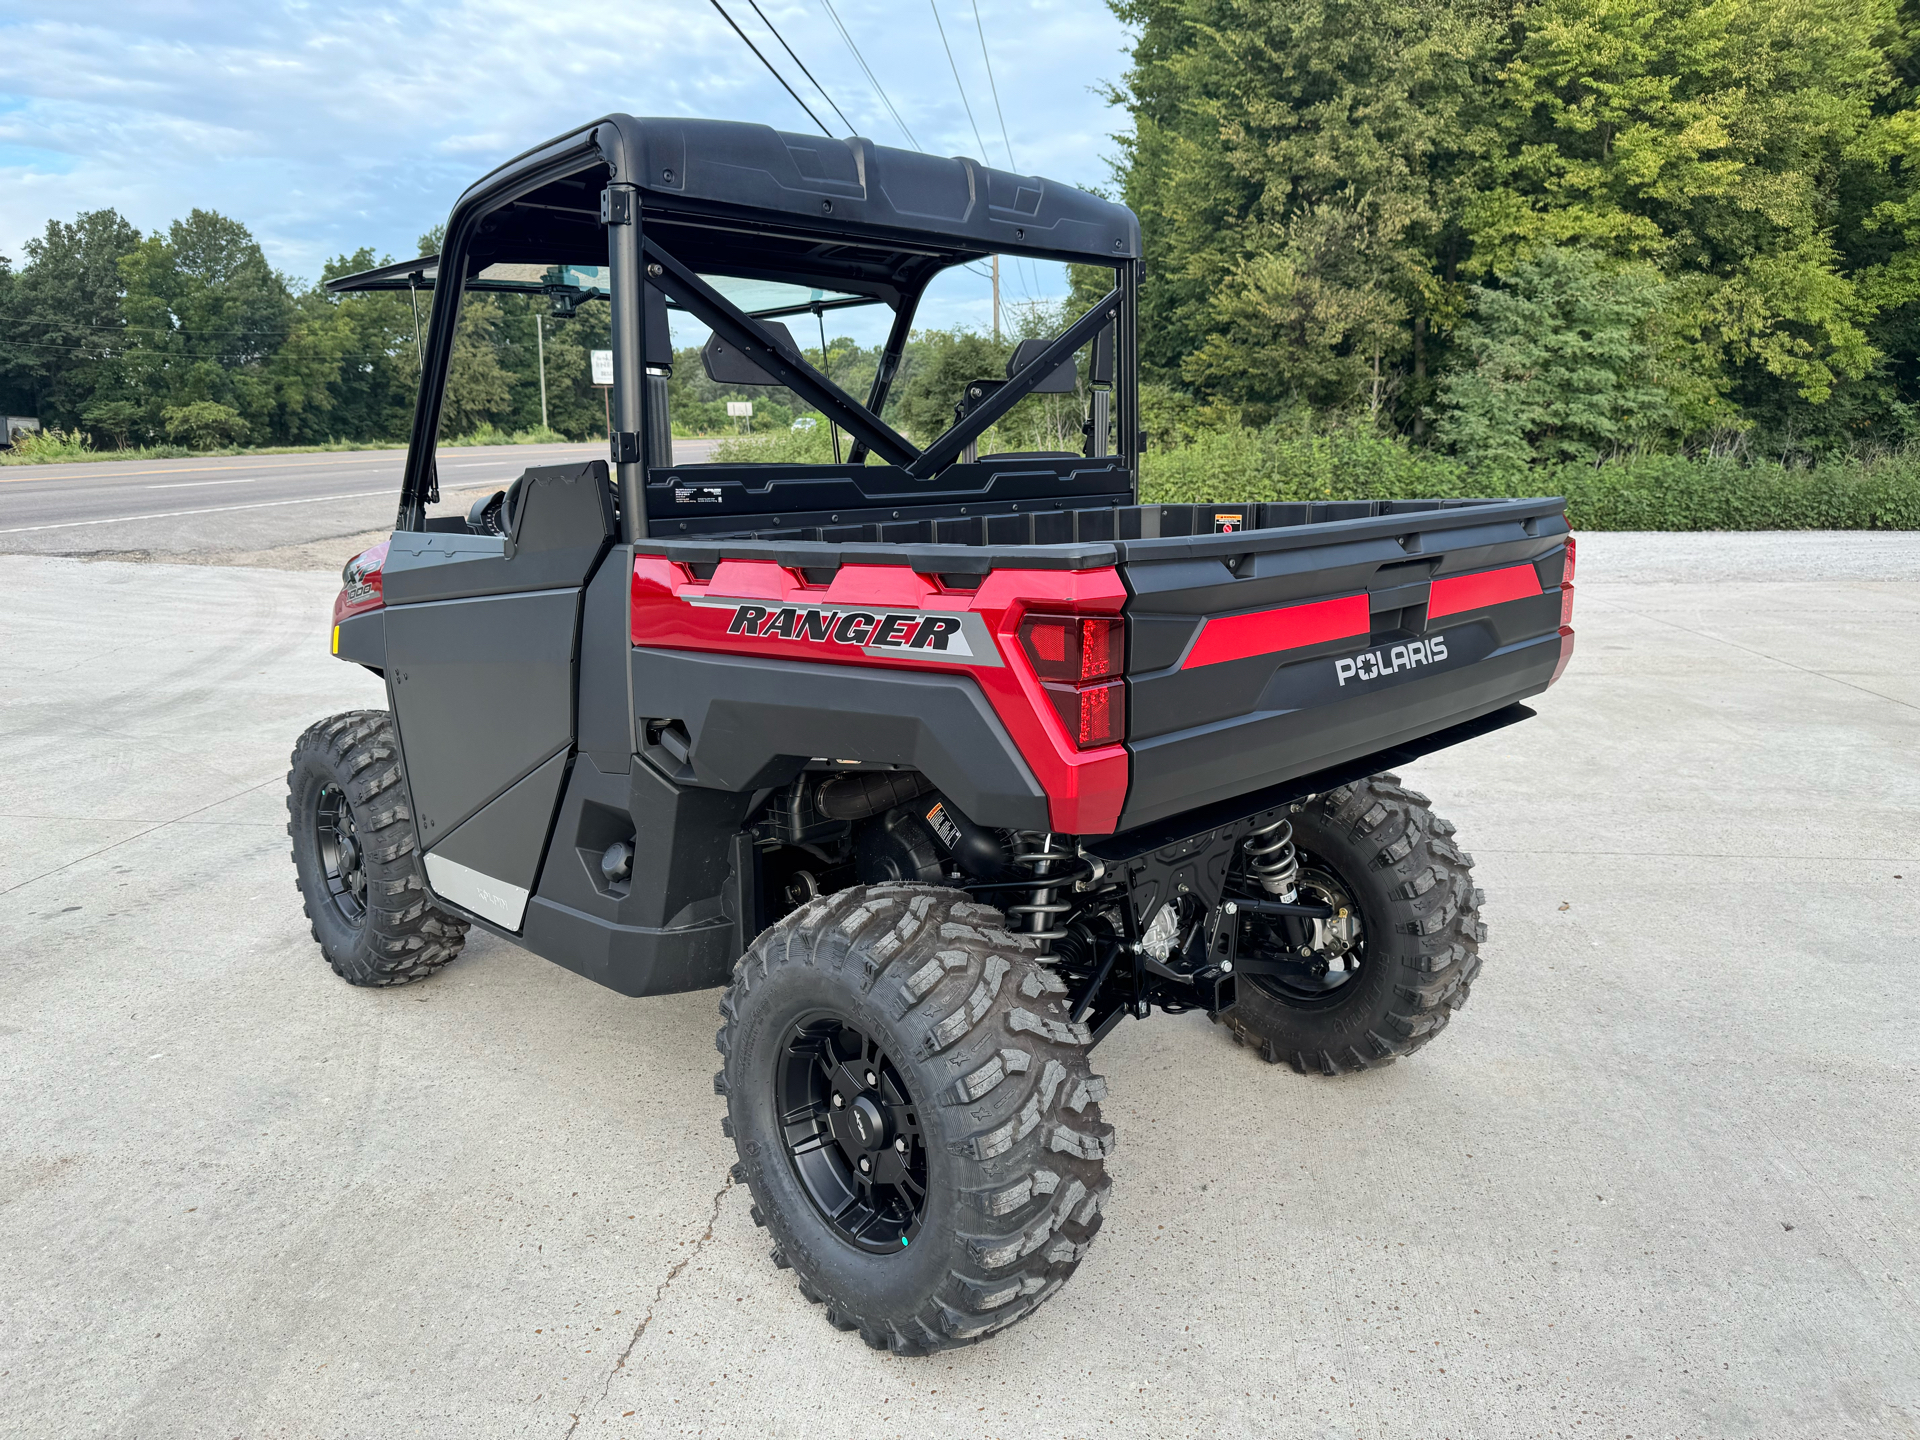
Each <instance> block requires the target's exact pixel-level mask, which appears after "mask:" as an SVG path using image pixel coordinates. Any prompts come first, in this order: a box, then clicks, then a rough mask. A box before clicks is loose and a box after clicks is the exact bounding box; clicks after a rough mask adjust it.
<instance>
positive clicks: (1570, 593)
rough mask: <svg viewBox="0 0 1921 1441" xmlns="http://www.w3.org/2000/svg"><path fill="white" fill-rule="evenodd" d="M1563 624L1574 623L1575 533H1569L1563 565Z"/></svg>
mask: <svg viewBox="0 0 1921 1441" xmlns="http://www.w3.org/2000/svg"><path fill="white" fill-rule="evenodd" d="M1561 624H1562V625H1573V624H1574V535H1573V532H1571V531H1570V532H1569V533H1568V538H1567V561H1566V563H1565V564H1564V565H1562V567H1561Z"/></svg>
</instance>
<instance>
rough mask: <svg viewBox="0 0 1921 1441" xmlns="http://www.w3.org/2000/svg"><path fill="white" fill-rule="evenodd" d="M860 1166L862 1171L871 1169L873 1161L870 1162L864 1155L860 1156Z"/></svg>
mask: <svg viewBox="0 0 1921 1441" xmlns="http://www.w3.org/2000/svg"><path fill="white" fill-rule="evenodd" d="M860 1168H861V1170H863V1171H871V1170H873V1169H874V1167H873V1163H872V1162H870V1161H869V1160H868V1159H867V1158H866V1157H865V1156H862V1157H861V1158H860Z"/></svg>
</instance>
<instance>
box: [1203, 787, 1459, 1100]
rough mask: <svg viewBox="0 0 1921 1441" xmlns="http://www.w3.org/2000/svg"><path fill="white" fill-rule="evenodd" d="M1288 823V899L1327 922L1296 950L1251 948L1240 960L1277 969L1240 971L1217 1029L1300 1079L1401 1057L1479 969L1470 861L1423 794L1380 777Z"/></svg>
mask: <svg viewBox="0 0 1921 1441" xmlns="http://www.w3.org/2000/svg"><path fill="white" fill-rule="evenodd" d="M1288 819H1289V821H1290V822H1291V823H1292V825H1293V828H1294V843H1295V846H1296V849H1297V852H1298V855H1299V861H1300V876H1299V880H1298V888H1299V899H1300V900H1302V901H1304V902H1308V903H1310V904H1317V905H1325V906H1326V907H1327V908H1328V909H1329V910H1330V911H1332V912H1333V913H1334V918H1333V919H1332V920H1331V921H1328V922H1323V923H1321V924H1320V925H1319V927H1318V928H1317V929H1316V930H1315V932H1314V933H1313V934H1312V936H1311V937H1307V939H1308V940H1309V941H1310V944H1309V945H1307V946H1306V947H1304V948H1293V949H1291V950H1290V949H1288V948H1281V949H1279V950H1275V949H1273V948H1267V947H1262V948H1254V949H1251V950H1250V952H1249V954H1248V957H1247V958H1248V960H1254V959H1257V958H1258V959H1268V958H1270V957H1273V956H1276V955H1280V956H1283V957H1285V959H1283V960H1282V961H1280V962H1279V963H1278V964H1271V965H1270V967H1269V968H1268V970H1267V973H1260V972H1256V971H1255V970H1254V969H1253V968H1252V967H1251V966H1247V965H1245V964H1244V966H1243V969H1242V972H1241V975H1240V977H1239V985H1238V988H1237V995H1238V999H1237V1001H1236V1003H1235V1005H1234V1007H1233V1009H1232V1010H1229V1011H1226V1012H1224V1013H1223V1014H1221V1015H1220V1016H1217V1017H1216V1018H1215V1019H1216V1020H1218V1021H1220V1022H1221V1023H1222V1024H1224V1025H1226V1026H1227V1027H1228V1030H1229V1031H1230V1033H1231V1034H1232V1035H1233V1037H1234V1039H1235V1041H1236V1042H1238V1043H1239V1044H1241V1045H1245V1046H1251V1047H1253V1048H1254V1049H1255V1050H1257V1051H1258V1052H1260V1054H1261V1056H1262V1057H1263V1058H1264V1059H1266V1060H1268V1061H1285V1062H1286V1063H1287V1064H1288V1065H1290V1066H1292V1067H1293V1068H1294V1069H1295V1070H1296V1071H1299V1072H1302V1073H1304V1074H1305V1073H1307V1072H1313V1073H1316V1074H1319V1075H1327V1076H1333V1075H1338V1074H1341V1073H1342V1072H1347V1071H1364V1070H1368V1069H1371V1068H1373V1067H1376V1066H1383V1065H1387V1064H1388V1063H1390V1062H1392V1061H1394V1060H1396V1059H1398V1058H1399V1057H1401V1056H1405V1055H1411V1054H1412V1053H1413V1052H1415V1051H1418V1050H1419V1049H1420V1048H1421V1047H1422V1046H1424V1045H1426V1044H1427V1043H1428V1042H1429V1041H1430V1040H1432V1039H1433V1038H1434V1037H1435V1036H1437V1035H1439V1034H1440V1032H1441V1030H1442V1029H1443V1028H1444V1027H1445V1026H1446V1025H1447V1023H1448V1021H1449V1020H1450V1019H1451V1018H1452V1017H1453V1015H1454V1013H1455V1012H1456V1011H1458V1010H1459V1009H1460V1008H1461V1007H1462V1006H1463V1005H1465V1004H1466V1003H1467V997H1468V988H1469V986H1470V985H1471V984H1472V982H1473V981H1474V978H1475V977H1476V976H1477V975H1478V974H1479V973H1480V969H1481V954H1480V947H1481V942H1482V941H1483V940H1485V939H1486V937H1487V927H1486V926H1484V925H1483V924H1482V923H1481V919H1480V907H1481V899H1482V897H1481V892H1480V891H1479V890H1477V889H1476V888H1475V887H1474V884H1473V876H1472V868H1473V865H1474V859H1473V857H1472V856H1469V855H1468V854H1467V853H1466V852H1465V851H1463V850H1461V849H1460V848H1459V847H1458V846H1456V845H1455V844H1454V841H1453V835H1454V827H1453V826H1452V825H1450V824H1449V823H1448V822H1447V821H1444V820H1442V819H1441V818H1440V817H1438V816H1436V815H1435V814H1434V813H1433V811H1431V810H1430V809H1428V803H1427V797H1426V796H1424V795H1421V794H1420V793H1419V792H1417V791H1411V790H1408V789H1406V788H1405V787H1403V786H1402V785H1401V784H1400V782H1399V780H1398V778H1396V777H1394V776H1391V775H1378V776H1371V777H1369V778H1368V779H1367V780H1364V781H1361V782H1359V783H1357V784H1355V785H1351V786H1343V787H1342V788H1341V789H1339V790H1336V791H1330V792H1328V793H1327V794H1325V795H1320V796H1316V797H1314V798H1313V799H1312V800H1310V801H1304V802H1302V803H1301V804H1300V805H1299V806H1298V807H1295V808H1293V810H1292V813H1291V814H1290V815H1289V817H1288ZM1244 924H1247V923H1244ZM1253 924H1261V923H1259V922H1254V923H1253ZM1303 950H1304V951H1305V953H1304V954H1303V953H1302V951H1303Z"/></svg>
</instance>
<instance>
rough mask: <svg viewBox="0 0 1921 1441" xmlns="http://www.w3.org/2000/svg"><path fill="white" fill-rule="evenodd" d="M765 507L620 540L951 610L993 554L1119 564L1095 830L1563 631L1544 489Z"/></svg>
mask: <svg viewBox="0 0 1921 1441" xmlns="http://www.w3.org/2000/svg"><path fill="white" fill-rule="evenodd" d="M769 519H770V518H769V517H761V518H760V522H761V526H760V528H757V529H754V530H752V531H743V532H742V533H739V534H735V535H731V536H720V535H710V536H703V537H700V538H698V539H695V538H690V539H687V540H678V539H665V538H660V537H655V538H652V539H648V540H642V541H638V542H636V544H635V547H634V550H635V554H636V556H637V557H646V556H658V557H660V558H661V559H663V560H666V561H669V562H673V563H676V564H677V565H678V566H681V567H684V568H685V571H684V573H685V574H687V575H690V576H691V577H693V578H694V579H695V580H696V581H706V580H708V579H709V578H710V577H712V576H713V575H714V573H715V571H716V569H717V568H718V567H720V566H721V565H722V563H724V562H735V561H747V562H756V561H758V562H763V563H765V562H772V563H773V564H774V566H777V567H779V568H780V569H782V570H784V571H787V572H789V573H791V574H792V575H794V576H796V577H797V578H799V579H800V580H802V581H804V582H805V583H806V584H808V585H810V586H823V585H831V583H832V581H833V578H834V577H835V575H836V574H837V573H838V572H839V571H840V570H841V568H842V567H845V566H858V567H905V568H909V569H911V570H913V571H914V572H916V573H918V574H920V575H922V576H925V577H927V578H928V580H929V582H930V583H932V584H934V585H936V586H938V587H939V588H940V591H941V595H940V598H939V601H938V604H939V605H941V606H945V607H947V608H952V609H960V610H964V609H966V608H968V602H967V595H968V592H969V589H970V588H978V587H981V586H982V585H983V583H984V581H985V578H986V577H988V576H990V575H993V574H994V573H995V572H997V571H1008V570H1012V571H1017V572H1036V571H1040V572H1061V571H1067V572H1103V571H1107V572H1111V573H1112V574H1114V575H1116V576H1118V578H1119V580H1120V582H1121V583H1122V585H1124V587H1125V590H1126V599H1125V601H1124V603H1123V606H1122V614H1123V615H1124V617H1125V621H1126V649H1125V668H1124V673H1125V680H1126V709H1127V719H1126V731H1125V747H1126V752H1127V757H1128V766H1127V779H1126V795H1125V801H1124V803H1123V804H1122V805H1121V807H1120V810H1119V814H1118V816H1117V817H1116V818H1115V820H1114V822H1113V823H1112V825H1111V827H1109V828H1111V829H1114V830H1124V829H1128V828H1131V827H1136V826H1141V825H1145V824H1148V823H1151V822H1154V821H1157V820H1159V819H1161V818H1163V817H1167V816H1171V815H1175V814H1177V813H1179V812H1183V811H1187V810H1192V809H1195V808H1197V807H1202V806H1205V805H1207V804H1209V803H1211V802H1215V801H1219V800H1223V799H1226V798H1229V797H1232V796H1236V795H1242V794H1246V793H1249V792H1251V791H1255V790H1258V789H1261V788H1263V787H1267V786H1271V785H1275V784H1278V783H1280V782H1283V781H1287V780H1290V779H1292V778H1294V777H1298V776H1302V775H1306V774H1308V773H1310V772H1314V771H1319V770H1323V769H1325V768H1328V767H1330V766H1337V765H1340V764H1342V763H1344V762H1346V761H1350V760H1352V759H1354V758H1356V757H1360V756H1364V755H1367V754H1369V753H1372V752H1376V751H1381V750H1385V749H1389V748H1391V747H1394V746H1397V745H1402V744H1405V743H1407V742H1411V741H1414V740H1417V739H1419V738H1420V737H1422V736H1426V735H1430V734H1432V733H1434V732H1438V731H1442V730H1445V729H1447V728H1449V727H1453V726H1456V725H1459V724H1461V723H1463V722H1466V721H1470V720H1473V719H1475V718H1476V717H1480V716H1484V715H1488V714H1490V713H1492V712H1494V711H1497V710H1500V709H1502V708H1503V707H1505V706H1508V705H1511V704H1513V703H1514V702H1516V701H1519V700H1522V699H1525V698H1526V697H1528V696H1532V695H1535V694H1537V693H1539V692H1540V691H1542V690H1544V689H1546V687H1547V686H1548V685H1549V684H1551V683H1552V682H1553V681H1554V680H1555V679H1556V678H1557V677H1558V675H1559V674H1560V670H1561V668H1562V667H1563V666H1564V665H1565V664H1566V660H1567V657H1568V655H1569V653H1570V652H1571V649H1572V645H1573V633H1572V631H1571V630H1570V629H1568V628H1567V626H1566V625H1565V620H1566V618H1567V617H1566V615H1565V612H1564V601H1565V600H1566V599H1567V598H1568V595H1569V593H1570V592H1571V586H1568V587H1567V588H1566V589H1564V581H1565V580H1566V579H1567V577H1566V576H1565V574H1564V571H1565V569H1566V562H1567V557H1568V539H1569V538H1568V530H1567V522H1566V519H1565V516H1564V514H1563V503H1562V502H1561V501H1560V500H1559V499H1555V498H1541V499H1533V500H1450V501H1433V500H1419V501H1338V502H1313V503H1299V504H1294V503H1290V504H1250V505H1208V506H1201V505H1147V506H1105V507H1081V508H1069V503H1064V502H1048V503H1037V504H1035V505H1033V506H1032V507H1031V508H1028V509H1023V510H1013V509H1006V510H1002V511H1001V512H1000V513H998V514H989V515H979V514H976V515H969V516H927V515H919V516H903V517H902V518H901V519H900V520H898V521H885V522H867V523H864V524H862V525H859V526H855V525H851V524H850V525H846V526H832V525H828V526H804V527H789V528H785V529H782V528H778V527H773V526H767V525H766V522H767V521H768V520H769ZM936 603H937V602H936V601H935V600H934V599H933V598H932V597H930V598H929V599H927V600H925V601H923V602H922V604H923V607H926V606H932V605H935V604H936ZM637 639H638V637H637ZM1006 644H1007V642H1006V640H1005V639H1003V641H1002V646H1003V648H1005V646H1006ZM822 658H823V659H825V657H822ZM903 663H908V664H911V663H912V662H908V661H904V662H903ZM1031 759H1032V756H1031V754H1030V760H1031Z"/></svg>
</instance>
